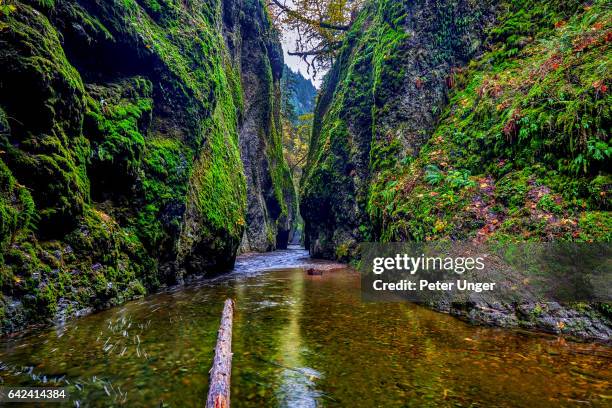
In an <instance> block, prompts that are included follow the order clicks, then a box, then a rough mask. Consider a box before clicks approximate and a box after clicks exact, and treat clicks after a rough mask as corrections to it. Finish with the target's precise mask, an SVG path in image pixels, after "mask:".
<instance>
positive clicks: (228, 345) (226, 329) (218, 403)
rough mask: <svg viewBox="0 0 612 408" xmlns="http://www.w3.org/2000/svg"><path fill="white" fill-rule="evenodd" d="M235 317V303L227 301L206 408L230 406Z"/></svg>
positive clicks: (227, 407)
mask: <svg viewBox="0 0 612 408" xmlns="http://www.w3.org/2000/svg"><path fill="white" fill-rule="evenodd" d="M233 316H234V302H233V301H232V299H227V300H226V301H225V307H224V308H223V314H222V315H221V325H220V326H219V334H218V336H217V346H216V347H215V359H214V360H213V365H212V368H211V369H210V381H209V384H210V385H209V388H208V398H207V400H206V408H229V406H230V382H231V381H230V380H231V374H232V321H233Z"/></svg>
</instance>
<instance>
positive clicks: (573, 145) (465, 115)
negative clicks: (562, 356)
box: [300, 0, 612, 341]
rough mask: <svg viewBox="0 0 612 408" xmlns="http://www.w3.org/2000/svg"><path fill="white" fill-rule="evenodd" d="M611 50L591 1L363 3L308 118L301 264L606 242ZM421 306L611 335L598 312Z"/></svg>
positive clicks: (610, 224)
mask: <svg viewBox="0 0 612 408" xmlns="http://www.w3.org/2000/svg"><path fill="white" fill-rule="evenodd" d="M611 41H612V14H611V11H610V7H609V4H607V2H605V1H599V0H595V1H589V2H583V1H535V0H509V1H501V2H497V1H495V2H493V1H486V0H485V1H471V0H417V1H412V0H410V1H390V0H371V1H370V2H368V3H367V4H366V6H365V8H364V10H363V11H362V12H361V14H360V15H359V17H358V18H357V19H356V21H355V22H354V24H353V26H352V29H351V31H350V32H349V33H348V35H347V39H346V41H345V42H344V44H343V46H342V48H341V51H340V54H339V57H338V59H337V61H336V62H335V64H334V66H333V68H332V69H331V71H330V72H329V73H328V74H327V76H326V78H325V81H324V85H323V88H322V90H321V92H320V95H319V97H318V103H317V107H316V110H315V119H314V124H313V134H312V142H311V146H310V152H309V157H308V164H307V166H306V169H305V172H304V177H303V179H302V185H301V194H300V196H301V198H300V199H301V202H300V209H301V215H302V216H303V218H304V221H305V235H306V237H305V239H306V245H307V247H308V248H309V249H310V252H311V254H313V255H314V256H317V257H323V258H335V259H344V260H348V259H352V258H355V257H359V251H358V245H357V244H358V243H359V242H367V241H378V242H394V241H412V242H425V241H432V240H445V241H468V242H476V243H486V242H507V241H517V240H518V241H536V242H537V241H557V240H560V241H580V242H592V241H597V242H610V241H611V240H612V216H611V215H610V214H611V213H610V210H611V208H612V205H611V204H612V201H611V199H610V194H611V191H610V190H611V186H612V177H611V176H610V168H612V166H610V163H611V158H612V145H611V141H610V124H611V116H612V114H611V106H612V104H611V102H612V97H611V94H610V90H609V88H610V86H611V85H612V71H611V69H610V61H611V60H612V55H611V52H610V43H611ZM500 273H501V272H500ZM500 277H501V275H500ZM428 304H429V305H430V306H432V307H434V308H436V309H439V310H443V311H445V312H450V313H453V314H456V315H458V316H463V317H465V318H467V319H469V320H471V321H474V322H478V323H485V324H492V325H501V326H511V327H517V326H520V327H526V328H538V329H541V330H545V331H551V332H556V333H567V334H570V335H575V336H577V337H586V338H596V339H602V340H606V341H609V339H610V335H611V334H612V323H611V321H610V317H611V313H610V310H611V309H610V305H609V304H605V303H588V302H587V303H580V304H578V305H576V304H573V305H572V304H570V305H563V306H561V305H559V304H557V303H555V302H549V303H542V304H540V303H538V302H534V301H525V302H523V303H520V304H517V303H513V304H501V303H500V302H491V301H488V300H487V299H484V298H483V297H482V296H478V295H474V296H472V297H470V299H469V300H468V301H466V302H465V303H463V304H460V303H457V304H453V303H452V302H451V300H450V299H448V298H445V299H444V298H443V299H437V300H435V301H431V302H429V303H428Z"/></svg>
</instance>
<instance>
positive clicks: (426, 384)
mask: <svg viewBox="0 0 612 408" xmlns="http://www.w3.org/2000/svg"><path fill="white" fill-rule="evenodd" d="M311 262H314V261H311V260H309V259H308V258H307V254H306V252H305V251H298V250H293V251H280V252H277V253H274V254H268V255H250V256H246V257H242V258H240V259H239V260H238V263H237V266H236V270H235V271H234V272H233V273H232V274H230V275H229V276H227V277H224V278H220V279H216V280H213V281H202V282H197V283H192V284H191V286H190V287H187V288H174V289H173V290H169V291H167V292H165V293H161V294H157V295H153V296H149V297H147V298H145V299H142V300H138V301H134V302H130V303H128V304H126V305H124V306H122V307H118V308H115V309H111V310H107V311H104V312H101V313H97V314H94V315H91V316H87V317H84V318H81V319H76V320H73V321H70V322H68V323H67V324H65V325H63V326H57V327H53V328H47V329H39V330H36V331H32V332H29V333H26V334H23V335H21V336H17V337H14V338H8V339H2V340H1V342H0V361H2V371H0V376H1V377H2V379H3V380H4V383H5V385H7V384H10V385H22V386H26V385H27V386H42V385H61V386H66V385H67V386H69V389H70V392H71V394H72V396H73V398H74V399H76V400H78V401H79V402H80V406H94V407H95V406H100V407H105V406H127V407H153V406H172V407H192V406H193V407H196V406H203V403H204V400H205V396H206V392H207V381H208V380H207V375H208V370H209V369H210V364H211V361H212V351H213V348H214V345H215V340H216V334H217V329H218V325H219V320H220V316H221V310H222V308H223V301H224V300H225V299H226V298H228V297H232V298H234V299H235V301H236V313H235V316H234V332H233V348H234V360H233V372H232V405H233V406H234V407H316V406H330V407H374V406H384V407H387V406H388V407H408V406H440V405H441V406H482V407H489V406H517V407H519V406H520V407H525V406H529V407H540V406H610V404H611V403H612V399H611V398H612V390H611V380H612V364H611V363H612V351H611V350H612V349H611V348H610V347H608V346H605V345H600V344H581V343H574V342H569V341H567V342H566V341H564V340H563V339H560V338H557V337H553V336H547V335H539V334H533V333H523V332H515V331H508V330H501V329H491V328H482V327H475V326H470V325H468V324H465V323H463V322H461V321H459V320H457V319H454V318H452V317H450V316H447V315H444V314H440V313H436V312H433V311H430V310H428V309H425V308H422V307H419V306H416V305H412V304H396V303H394V304H372V303H369V304H368V303H362V302H361V299H360V291H359V285H360V280H359V275H358V274H356V273H355V272H352V271H350V270H340V271H334V272H329V273H325V274H324V275H323V276H307V275H306V274H305V272H304V269H303V268H304V267H305V266H306V265H307V264H308V263H311ZM270 267H277V268H280V269H277V270H274V271H267V272H265V273H263V270H265V269H269V268H270ZM68 384H69V385H68ZM19 406H27V404H20V405H19ZM56 406H57V405H56Z"/></svg>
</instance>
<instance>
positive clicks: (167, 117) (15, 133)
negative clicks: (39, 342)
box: [0, 0, 295, 330]
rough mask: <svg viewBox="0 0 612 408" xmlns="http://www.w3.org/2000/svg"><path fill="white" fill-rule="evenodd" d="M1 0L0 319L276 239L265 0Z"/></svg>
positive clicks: (216, 261) (168, 274)
mask: <svg viewBox="0 0 612 408" xmlns="http://www.w3.org/2000/svg"><path fill="white" fill-rule="evenodd" d="M5 3H6V4H7V5H8V7H4V8H3V9H2V11H1V12H0V44H2V46H1V47H0V214H1V215H2V217H1V220H0V244H1V249H2V250H1V251H0V254H1V255H0V272H1V275H0V276H1V282H0V283H1V284H2V303H1V305H0V306H1V307H0V317H1V318H2V319H3V324H2V326H3V330H14V329H16V328H19V327H21V326H22V325H23V324H25V323H26V322H31V321H36V320H38V321H39V320H42V319H46V318H48V317H53V316H58V315H67V314H73V313H76V312H77V311H78V310H80V309H82V308H86V307H94V308H99V307H106V306H109V305H112V304H117V303H120V302H122V301H124V300H127V299H130V298H133V297H135V296H140V295H142V294H144V293H145V292H146V291H147V290H151V289H154V288H156V287H158V286H160V285H163V284H168V283H174V282H181V281H183V280H184V278H185V277H186V276H187V275H190V274H196V273H197V274H206V273H216V272H221V271H224V270H227V269H229V268H231V266H232V265H233V263H234V259H235V256H236V252H237V251H238V248H239V246H240V244H241V242H247V244H246V247H247V249H254V250H270V249H273V248H275V247H277V246H278V247H283V246H284V245H286V241H287V238H286V237H287V236H288V235H289V230H290V229H291V223H292V221H293V214H294V212H295V198H294V195H293V191H294V190H293V187H292V186H291V177H290V176H289V171H288V170H287V166H286V164H285V162H284V161H283V157H282V148H281V146H280V143H281V142H280V140H281V137H280V127H279V126H278V120H279V119H278V115H279V98H280V96H279V81H280V75H281V72H282V66H283V62H282V53H281V51H280V45H279V42H278V38H277V35H276V34H275V32H274V30H273V29H272V27H271V24H270V21H269V19H268V16H267V13H266V11H265V8H264V5H263V3H261V2H260V1H259V0H223V1H222V0H189V1H179V0H138V1H136V0H121V1H119V0H114V1H113V0H78V1H77V0H44V1H37V0H36V1H34V0H33V1H8V2H5ZM245 237H246V238H245Z"/></svg>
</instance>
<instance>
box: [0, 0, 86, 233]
mask: <svg viewBox="0 0 612 408" xmlns="http://www.w3.org/2000/svg"><path fill="white" fill-rule="evenodd" d="M15 5H16V7H17V8H16V11H15V12H14V13H11V14H10V15H9V16H6V15H5V16H1V17H0V18H1V19H2V21H3V23H4V24H6V26H7V27H6V28H5V29H3V30H0V41H2V42H3V44H6V45H5V46H3V47H2V50H1V51H0V76H1V77H2V78H3V82H2V89H1V90H0V105H1V106H2V107H3V109H4V110H5V111H6V112H7V114H8V115H9V116H10V117H11V118H12V121H13V122H12V123H11V126H12V129H11V134H10V137H9V135H8V134H6V135H2V137H1V139H0V149H2V150H4V151H5V152H6V155H5V158H4V160H5V162H6V163H7V164H8V165H9V167H10V168H11V169H12V172H13V175H14V176H15V177H16V178H17V180H20V181H21V182H22V183H23V182H25V181H26V180H27V182H28V186H29V187H31V190H32V194H33V197H34V200H35V202H36V206H37V208H38V211H39V214H40V216H41V223H43V224H44V225H48V226H50V227H51V228H46V230H45V232H47V233H49V232H51V231H52V229H55V228H57V230H60V231H65V230H66V227H68V228H69V227H70V226H72V225H74V218H75V217H78V215H79V214H80V213H81V212H82V209H83V206H84V204H85V203H86V202H87V201H88V199H89V194H88V191H89V184H88V178H87V175H86V169H85V163H86V159H87V156H88V144H87V140H86V139H85V138H83V137H82V136H81V132H80V129H79V127H80V125H81V121H82V115H81V113H80V112H81V111H82V108H83V95H84V88H83V84H82V81H81V78H80V75H79V73H78V72H77V71H76V70H75V69H74V68H73V67H72V65H70V64H69V63H68V61H67V59H66V56H65V54H64V51H63V49H62V46H61V43H60V41H59V37H58V33H57V31H56V30H55V29H54V28H53V27H52V26H51V24H50V23H49V21H48V20H47V18H46V17H44V16H43V15H42V14H41V13H39V12H36V11H34V9H32V8H31V7H29V6H26V5H23V4H21V3H15ZM22 50H26V51H22ZM16 94H29V95H30V98H19V99H15V98H12V97H11V95H16ZM17 145H18V146H19V148H17V147H16V146H17Z"/></svg>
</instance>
